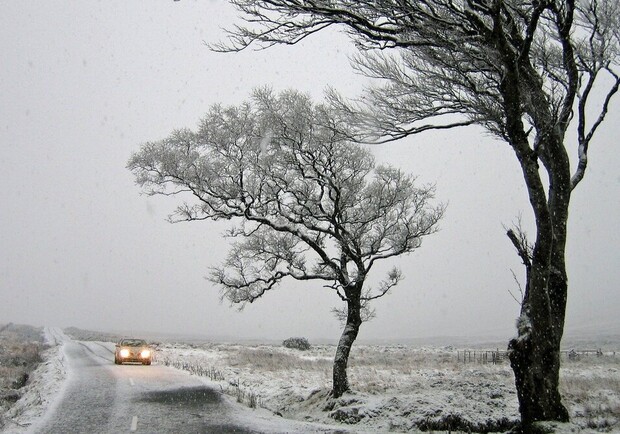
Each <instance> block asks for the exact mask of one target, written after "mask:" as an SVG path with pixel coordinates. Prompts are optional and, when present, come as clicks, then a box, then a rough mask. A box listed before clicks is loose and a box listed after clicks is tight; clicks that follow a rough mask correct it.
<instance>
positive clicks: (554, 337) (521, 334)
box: [509, 182, 570, 432]
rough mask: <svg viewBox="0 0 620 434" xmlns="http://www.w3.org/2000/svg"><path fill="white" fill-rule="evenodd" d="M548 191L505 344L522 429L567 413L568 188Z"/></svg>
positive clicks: (559, 418) (562, 417) (563, 418)
mask: <svg viewBox="0 0 620 434" xmlns="http://www.w3.org/2000/svg"><path fill="white" fill-rule="evenodd" d="M558 184H560V183H559V182H557V183H556V185H555V186H554V185H553V184H552V187H551V189H550V192H549V202H548V209H549V217H550V220H551V224H550V225H545V224H544V223H542V222H540V221H538V219H537V221H536V225H537V229H538V231H537V239H536V244H535V251H534V254H533V258H532V264H531V268H530V269H529V270H528V283H527V287H526V295H525V299H524V301H523V305H522V308H521V317H520V318H519V323H518V337H517V338H515V339H513V340H511V341H510V343H509V351H510V353H509V354H510V364H511V366H512V369H513V371H514V374H515V385H516V388H517V396H518V398H519V411H520V413H521V423H522V425H523V432H534V429H533V427H532V424H533V423H535V422H538V421H546V420H552V421H559V422H567V421H568V420H569V414H568V411H567V409H566V407H564V405H563V404H562V399H561V396H560V392H559V376H560V345H561V341H562V335H563V333H564V317H565V312H566V299H567V288H568V279H567V275H566V262H565V256H564V252H565V248H566V227H567V221H568V204H569V201H570V189H569V188H568V186H565V188H563V189H562V190H561V191H560V190H559V189H558Z"/></svg>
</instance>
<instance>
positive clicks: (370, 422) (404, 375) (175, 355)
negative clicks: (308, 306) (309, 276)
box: [157, 344, 518, 432]
mask: <svg viewBox="0 0 620 434" xmlns="http://www.w3.org/2000/svg"><path fill="white" fill-rule="evenodd" d="M334 351H335V347H333V346H315V347H313V348H312V349H311V350H309V351H298V350H291V349H287V348H284V347H280V346H269V345H256V346H247V345H227V344H205V345H201V346H193V347H192V346H188V345H182V344H181V345H180V344H173V345H170V344H167V345H162V346H161V347H160V349H159V350H158V353H157V354H158V356H157V362H158V363H162V364H166V365H170V366H175V367H178V368H180V369H186V370H189V371H192V372H194V373H196V374H198V375H200V374H201V373H204V374H203V375H207V376H210V377H212V380H214V381H216V382H218V383H219V385H220V387H221V389H222V390H224V391H225V392H226V393H229V394H232V395H237V396H239V395H240V396H242V398H240V400H243V397H248V398H251V400H252V401H250V400H247V401H246V404H248V405H259V406H262V407H264V408H267V409H269V410H271V411H272V412H274V413H276V414H279V415H282V416H283V417H288V418H292V419H297V420H311V421H316V422H323V423H333V422H334V421H338V422H340V423H343V424H356V426H359V427H360V428H364V429H372V430H376V431H377V432H386V431H411V430H415V429H424V430H431V429H437V430H462V431H478V432H489V431H506V430H508V429H510V428H511V427H512V426H513V425H514V424H516V422H517V421H518V406H517V405H518V404H517V399H516V394H515V392H514V386H513V378H512V371H511V370H510V368H509V366H507V365H506V364H503V365H481V364H462V363H459V362H457V358H456V352H455V351H452V350H446V349H429V348H412V347H407V346H364V345H358V346H356V347H354V348H353V351H352V354H351V359H350V365H349V366H350V367H349V380H350V383H351V386H352V388H353V390H354V392H352V393H349V394H346V395H345V396H343V397H342V398H340V399H337V400H334V399H331V398H330V397H329V396H328V395H329V390H330V384H331V368H332V358H333V354H334Z"/></svg>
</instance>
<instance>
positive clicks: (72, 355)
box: [30, 329, 342, 434]
mask: <svg viewBox="0 0 620 434" xmlns="http://www.w3.org/2000/svg"><path fill="white" fill-rule="evenodd" d="M50 331H51V334H52V336H48V340H49V341H50V342H52V343H57V344H62V345H63V347H62V352H63V354H64V358H65V363H66V369H67V378H66V380H65V384H64V386H63V388H62V391H61V392H60V394H59V395H58V397H57V399H56V400H55V401H54V403H53V404H52V405H51V406H50V408H49V409H48V410H47V412H46V414H45V416H44V417H43V418H42V419H41V420H39V421H38V422H37V423H35V424H34V425H33V426H31V430H30V432H35V433H63V434H65V433H67V432H75V433H123V432H138V433H139V432H143V433H179V432H183V433H276V432H277V433H285V432H334V430H333V429H330V427H326V426H320V425H314V424H305V423H302V422H296V421H290V420H285V419H281V418H276V417H273V416H271V415H269V414H265V413H261V411H259V410H256V411H253V410H250V409H248V408H246V407H242V406H240V405H237V404H236V403H234V402H232V401H231V400H230V398H228V397H226V396H225V395H222V394H221V393H220V392H219V391H218V390H217V389H214V388H213V387H212V386H210V385H209V384H206V383H205V382H204V381H203V380H201V379H200V378H198V377H195V376H192V375H189V374H188V373H186V372H183V371H179V370H175V369H172V368H168V367H165V366H158V365H156V364H154V365H151V366H142V365H138V364H135V365H115V364H114V363H113V359H114V354H113V350H114V346H113V344H110V343H103V342H78V341H73V340H71V339H69V338H67V337H66V336H65V335H63V334H62V332H61V331H59V330H54V329H51V330H50ZM48 334H49V332H48ZM340 432H342V431H340Z"/></svg>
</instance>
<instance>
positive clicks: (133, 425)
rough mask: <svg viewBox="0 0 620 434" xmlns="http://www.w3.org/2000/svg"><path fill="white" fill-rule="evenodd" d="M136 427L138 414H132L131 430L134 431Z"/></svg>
mask: <svg viewBox="0 0 620 434" xmlns="http://www.w3.org/2000/svg"><path fill="white" fill-rule="evenodd" d="M137 429H138V416H134V417H133V418H132V419H131V431H132V432H134V431H136V430H137Z"/></svg>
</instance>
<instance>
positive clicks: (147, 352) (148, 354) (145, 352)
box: [140, 350, 151, 359]
mask: <svg viewBox="0 0 620 434" xmlns="http://www.w3.org/2000/svg"><path fill="white" fill-rule="evenodd" d="M140 357H142V358H143V359H148V358H149V357H151V351H150V350H142V352H141V353H140Z"/></svg>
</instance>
